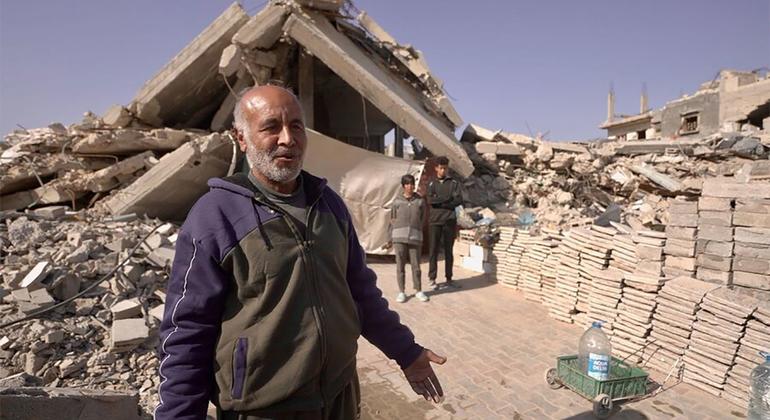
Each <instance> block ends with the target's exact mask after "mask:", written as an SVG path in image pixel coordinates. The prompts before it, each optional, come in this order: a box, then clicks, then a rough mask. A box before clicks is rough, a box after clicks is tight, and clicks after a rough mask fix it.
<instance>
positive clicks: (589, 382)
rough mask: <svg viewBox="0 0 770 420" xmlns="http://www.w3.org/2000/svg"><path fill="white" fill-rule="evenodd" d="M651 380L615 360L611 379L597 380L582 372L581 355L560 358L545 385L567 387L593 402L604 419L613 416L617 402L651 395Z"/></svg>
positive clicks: (629, 366) (636, 368)
mask: <svg viewBox="0 0 770 420" xmlns="http://www.w3.org/2000/svg"><path fill="white" fill-rule="evenodd" d="M647 377H648V375H647V372H645V371H644V370H642V369H640V368H638V367H636V366H632V365H629V364H627V363H625V362H623V361H622V360H620V359H618V358H615V357H613V358H612V362H611V363H610V379H608V380H605V381H601V380H597V379H594V378H592V377H590V376H588V375H587V374H586V373H584V372H582V371H581V370H580V368H579V367H578V357H577V355H572V356H560V357H558V358H557V359H556V367H555V368H550V369H548V370H547V371H546V372H545V381H546V382H547V383H548V386H550V387H551V389H559V388H561V387H562V386H566V387H567V388H569V389H571V390H573V391H575V392H576V393H578V394H579V395H580V396H582V397H583V398H586V399H588V400H589V401H593V412H594V415H595V416H596V417H597V418H600V419H606V418H607V417H609V416H610V414H611V413H612V406H613V402H615V401H623V400H629V399H632V398H636V397H640V396H643V395H645V394H647Z"/></svg>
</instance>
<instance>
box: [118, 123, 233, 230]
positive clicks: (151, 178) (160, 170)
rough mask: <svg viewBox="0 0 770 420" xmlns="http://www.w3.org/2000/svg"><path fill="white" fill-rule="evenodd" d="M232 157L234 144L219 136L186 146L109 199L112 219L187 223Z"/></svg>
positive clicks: (222, 174) (212, 136)
mask: <svg viewBox="0 0 770 420" xmlns="http://www.w3.org/2000/svg"><path fill="white" fill-rule="evenodd" d="M231 155H232V144H231V143H230V141H229V140H227V139H226V138H224V137H223V136H221V135H219V134H217V133H213V134H211V135H208V136H206V137H202V138H200V139H197V140H194V141H191V142H188V143H185V144H184V145H182V146H181V147H179V148H178V149H177V150H175V151H173V152H171V153H168V154H167V155H165V156H163V157H162V158H161V159H160V161H159V162H158V164H157V165H155V166H154V167H153V168H152V169H150V170H149V171H147V173H145V174H144V175H142V176H141V177H140V178H139V179H137V180H136V181H134V182H133V183H132V184H131V185H129V186H128V187H126V188H124V189H123V190H121V191H120V192H118V193H117V194H115V195H114V196H112V197H110V198H109V199H107V200H106V206H107V208H108V209H109V210H110V212H111V213H112V214H113V215H121V214H127V213H139V214H146V215H148V216H150V217H159V218H161V219H165V220H184V218H185V217H186V216H187V212H188V211H189V210H190V208H191V207H192V205H193V204H194V203H195V201H196V200H197V199H198V198H199V197H200V196H201V195H203V194H204V193H205V192H206V191H208V187H207V186H206V181H208V179H209V178H212V177H217V176H224V175H225V174H226V173H227V170H228V168H229V167H230V157H231Z"/></svg>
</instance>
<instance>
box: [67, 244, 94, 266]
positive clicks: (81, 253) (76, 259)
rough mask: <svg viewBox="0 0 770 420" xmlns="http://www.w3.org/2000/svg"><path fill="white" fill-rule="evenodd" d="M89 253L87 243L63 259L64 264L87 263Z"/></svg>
mask: <svg viewBox="0 0 770 420" xmlns="http://www.w3.org/2000/svg"><path fill="white" fill-rule="evenodd" d="M90 253H91V251H90V247H89V246H88V243H84V244H82V245H80V246H79V247H78V248H77V249H75V250H74V251H72V253H71V254H69V255H68V256H67V257H66V258H65V259H64V262H65V263H67V264H78V263H82V262H86V261H88V256H89V254H90Z"/></svg>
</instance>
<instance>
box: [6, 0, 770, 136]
mask: <svg viewBox="0 0 770 420" xmlns="http://www.w3.org/2000/svg"><path fill="white" fill-rule="evenodd" d="M229 3H230V2H229V1H227V0H162V1H158V0H132V1H105V0H71V1H51V0H47V1H46V0H44V1H35V2H31V1H22V0H0V132H2V133H3V134H4V133H7V132H9V131H11V130H12V129H14V128H15V127H16V125H17V124H20V125H22V126H24V127H28V128H31V127H39V126H44V125H46V124H48V123H50V122H54V121H60V122H63V123H72V122H75V121H78V120H79V119H80V117H81V115H82V113H83V112H84V111H88V110H91V111H93V112H95V113H97V114H101V113H103V112H104V111H105V110H106V109H107V108H108V107H109V106H110V105H111V104H114V103H120V104H127V103H128V102H129V101H130V100H131V98H132V97H133V96H134V94H135V92H136V91H137V90H138V89H139V88H140V87H141V85H142V84H143V83H144V82H145V81H146V80H147V79H148V78H150V77H151V76H152V75H153V74H154V73H155V72H156V71H158V70H159V69H160V68H161V67H162V66H163V65H164V64H165V63H166V62H167V61H168V60H169V59H170V58H171V57H173V56H174V55H175V54H176V53H177V52H178V51H179V50H180V49H181V48H183V47H184V46H185V45H186V44H187V43H188V42H189V41H190V40H192V38H193V37H195V36H196V35H197V34H198V33H199V32H200V31H201V30H202V29H203V28H204V27H206V26H207V25H208V24H209V23H210V22H211V21H212V20H213V19H214V18H216V17H217V16H218V15H219V13H221V12H222V11H223V10H224V9H225V8H226V7H227V6H228V5H229ZM264 3H265V2H263V1H259V0H248V1H244V2H243V3H242V4H243V5H244V7H245V8H246V10H247V11H248V12H249V13H250V14H254V13H256V11H257V10H259V9H260V8H261V7H262V5H263V4H264ZM355 4H356V5H357V7H358V8H360V9H362V10H366V11H367V12H368V13H369V14H370V15H371V16H372V17H374V18H375V19H376V20H377V21H378V22H379V23H380V25H381V26H383V27H384V28H385V29H386V30H387V31H389V32H390V33H391V34H392V35H393V36H394V37H395V38H396V39H397V40H398V41H399V42H400V43H403V44H412V45H414V46H415V47H417V48H418V49H420V50H422V51H423V53H424V54H425V56H426V57H427V59H428V63H429V64H430V65H431V68H432V70H433V72H434V73H435V74H436V75H437V76H438V77H439V78H441V79H443V81H444V83H445V88H446V90H447V91H448V93H449V94H450V95H451V97H452V98H453V99H454V104H455V107H456V108H457V109H458V111H459V112H460V115H461V116H462V117H463V119H464V120H465V121H466V123H467V122H474V123H477V124H480V125H482V126H485V127H488V128H492V129H504V130H507V131H513V132H521V133H525V134H527V133H529V132H532V133H536V132H538V131H540V132H548V133H549V134H548V138H551V139H579V138H583V139H585V138H592V137H597V136H599V135H601V133H602V131H600V130H599V129H598V128H597V126H598V125H599V124H600V123H601V122H602V121H604V119H605V117H606V94H607V90H608V88H609V86H610V83H612V84H613V85H614V87H615V92H616V96H617V106H616V111H617V112H618V113H626V114H633V113H636V112H638V110H639V93H640V91H641V86H642V84H643V83H646V84H647V90H648V92H649V97H650V105H651V106H653V107H659V106H661V105H663V104H664V103H665V102H666V101H668V100H670V99H674V98H676V97H678V96H679V95H681V94H682V93H689V92H692V91H694V90H695V89H696V88H697V87H698V85H699V84H700V83H702V82H704V81H707V80H711V79H712V78H713V77H714V76H715V75H716V73H717V72H718V71H719V70H720V69H723V68H736V69H745V70H751V69H756V68H760V67H767V66H770V1H769V0H676V1H671V0H655V1H630V0H583V1H575V0H561V1H554V0H551V1H549V0H537V1H535V0H529V1H521V0H520V1H512V0H508V1H502V0H499V1H491V0H475V1H448V0H443V1H442V0H408V1H407V0H387V1H384V0H359V1H357V2H356V3H355Z"/></svg>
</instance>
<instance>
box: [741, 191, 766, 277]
mask: <svg viewBox="0 0 770 420" xmlns="http://www.w3.org/2000/svg"><path fill="white" fill-rule="evenodd" d="M733 224H734V225H735V235H734V239H735V245H734V250H733V255H734V257H733V275H732V283H733V284H735V285H738V286H743V287H751V288H754V289H761V290H770V199H746V198H739V199H737V200H736V201H735V213H734V214H733Z"/></svg>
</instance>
